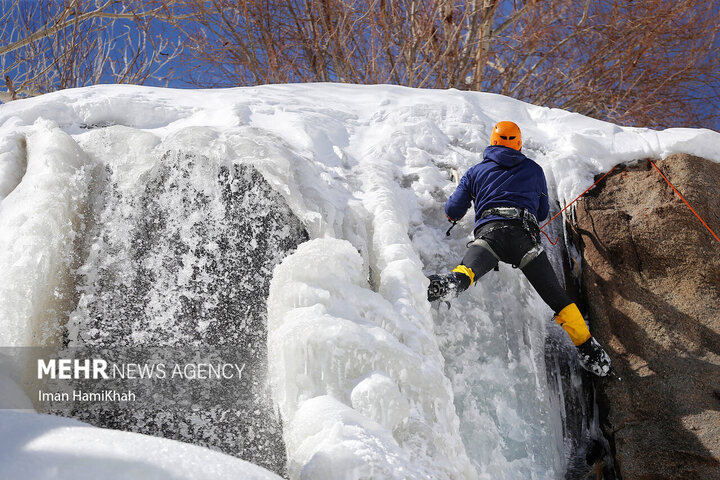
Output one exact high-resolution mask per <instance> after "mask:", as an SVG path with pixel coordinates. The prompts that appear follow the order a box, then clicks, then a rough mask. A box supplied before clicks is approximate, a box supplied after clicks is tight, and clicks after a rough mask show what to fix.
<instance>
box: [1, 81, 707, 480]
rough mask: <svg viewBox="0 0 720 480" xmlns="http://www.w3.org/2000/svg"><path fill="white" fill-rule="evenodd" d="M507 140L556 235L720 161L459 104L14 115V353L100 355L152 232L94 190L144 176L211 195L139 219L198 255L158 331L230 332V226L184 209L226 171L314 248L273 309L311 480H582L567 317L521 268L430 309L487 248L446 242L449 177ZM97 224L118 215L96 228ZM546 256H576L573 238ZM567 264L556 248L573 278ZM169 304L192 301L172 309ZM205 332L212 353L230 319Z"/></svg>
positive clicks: (551, 117) (232, 103)
mask: <svg viewBox="0 0 720 480" xmlns="http://www.w3.org/2000/svg"><path fill="white" fill-rule="evenodd" d="M499 120H513V121H515V122H516V123H518V124H519V125H520V127H521V128H522V130H523V135H524V139H525V140H524V146H523V151H524V153H525V154H526V155H528V156H529V157H531V158H533V159H535V160H536V161H537V162H538V163H539V164H540V165H541V166H542V167H543V169H544V170H545V174H546V176H547V178H548V184H549V187H550V190H551V197H552V198H551V203H552V204H553V208H554V209H555V211H557V207H558V205H564V204H566V203H567V202H568V201H570V200H571V199H572V198H574V197H575V196H576V195H577V194H579V193H580V192H581V191H582V190H584V189H585V188H587V187H588V186H589V185H590V184H591V183H592V179H593V176H594V175H596V174H598V173H600V172H603V171H606V170H608V169H609V168H611V167H612V166H613V165H615V164H617V163H621V162H631V161H634V160H637V159H640V158H645V157H662V156H666V155H668V154H670V153H675V152H686V153H691V154H695V155H698V156H702V157H705V158H709V159H711V160H714V161H720V149H718V147H717V145H718V141H719V140H720V134H718V133H716V132H712V131H709V130H692V129H672V130H666V131H662V132H658V131H652V130H646V129H637V128H623V127H619V126H616V125H613V124H609V123H605V122H600V121H597V120H593V119H590V118H587V117H583V116H580V115H577V114H571V113H568V112H565V111H561V110H553V109H547V108H542V107H537V106H533V105H528V104H525V103H522V102H519V101H516V100H512V99H509V98H506V97H502V96H498V95H492V94H483V93H473V92H459V91H453V90H451V91H432V90H412V89H406V88H401V87H391V86H352V85H336V84H310V85H275V86H264V87H254V88H241V89H230V90H217V91H190V90H169V89H153V88H143V87H133V86H98V87H91V88H85V89H77V90H67V91H61V92H57V93H53V94H49V95H45V96H42V97H38V98H34V99H28V100H22V101H17V102H12V103H10V104H6V105H2V106H0V133H1V134H0V198H2V203H1V204H0V285H1V286H0V324H2V325H3V329H2V330H0V346H5V347H10V346H23V345H33V344H38V343H48V342H57V341H60V340H61V339H62V338H63V335H66V333H65V332H69V333H70V334H72V335H76V336H77V335H88V334H89V335H91V336H92V335H93V334H98V335H100V336H102V332H100V331H98V332H95V331H92V330H91V329H90V330H82V332H81V329H80V327H79V325H81V324H83V322H85V324H87V323H88V322H89V323H92V322H93V321H94V320H95V319H96V317H97V316H98V311H100V310H101V309H102V308H103V307H105V306H107V305H110V304H112V302H111V301H109V300H107V299H108V298H110V297H111V296H112V293H113V291H112V290H110V289H103V288H97V286H98V285H102V284H105V283H106V280H103V278H107V268H108V265H110V264H113V265H115V267H113V268H117V267H119V266H121V265H122V262H125V261H127V258H126V257H127V256H128V255H129V254H130V252H129V250H128V248H130V247H128V245H132V239H131V238H130V237H131V236H132V232H133V228H132V226H127V225H126V224H125V223H124V222H127V221H128V219H129V218H132V217H133V215H135V216H137V213H133V201H135V200H136V199H133V197H132V196H130V197H123V198H125V200H121V199H120V197H121V196H118V195H115V193H113V192H112V191H111V192H110V194H109V195H106V196H105V197H103V198H105V200H103V201H105V202H107V203H105V204H104V206H103V208H102V209H99V210H98V209H96V208H95V207H94V206H95V205H96V203H94V202H97V198H98V196H97V191H95V190H93V186H94V185H97V182H96V178H97V176H98V175H110V176H111V177H112V178H113V181H112V182H111V183H110V185H112V186H113V188H114V189H115V190H114V192H133V191H135V192H136V193H137V192H138V191H137V190H136V189H137V188H138V185H141V184H147V178H148V176H150V177H153V175H155V177H153V178H156V179H157V182H156V184H157V185H161V184H163V182H165V180H166V178H165V177H163V175H164V174H163V173H162V168H163V167H162V164H163V162H165V163H167V162H170V164H172V165H174V166H173V167H172V168H169V169H168V170H166V174H167V175H170V176H172V175H175V174H177V173H178V172H182V171H183V169H182V168H180V167H179V166H178V162H180V163H182V162H183V161H185V160H187V158H192V159H193V163H192V165H191V166H189V167H188V168H187V169H186V170H185V171H187V172H188V175H189V176H190V177H192V178H195V179H196V180H193V181H192V182H190V183H189V184H188V185H191V186H192V189H191V190H192V194H191V195H188V189H187V188H185V189H183V188H182V184H183V182H184V181H185V180H183V179H186V177H184V176H183V175H179V176H178V177H177V179H176V180H177V181H176V182H174V183H173V182H171V183H172V185H176V184H179V185H181V187H180V188H169V187H168V188H162V189H160V190H158V191H157V192H156V193H155V194H151V195H148V202H147V205H154V206H153V207H151V208H150V209H149V210H147V211H145V213H144V214H143V215H144V218H146V219H148V220H152V219H154V218H155V219H158V218H160V217H163V216H166V215H170V217H171V218H172V228H170V229H169V230H164V231H163V232H164V233H163V237H162V238H160V239H156V240H157V242H160V243H162V242H166V241H167V242H169V244H168V251H170V250H173V249H174V250H173V251H176V250H178V249H179V250H181V251H183V252H185V253H187V254H188V255H186V257H185V261H183V262H182V265H181V266H179V267H178V268H177V269H174V268H170V269H169V271H170V272H172V275H169V274H168V275H164V276H162V278H155V277H152V278H154V280H153V283H154V285H155V290H154V292H155V293H153V294H152V295H156V296H158V298H156V299H154V300H153V299H150V300H147V301H145V300H144V301H143V302H142V305H143V308H146V309H149V310H146V311H147V312H148V313H149V314H148V316H147V321H148V322H151V323H152V322H155V323H154V327H156V328H157V329H160V330H162V329H163V328H166V327H169V326H171V325H176V326H177V325H180V324H179V323H178V320H179V319H182V318H184V317H183V315H184V314H183V312H182V311H180V310H173V308H175V307H178V305H180V304H182V302H184V301H188V302H189V303H188V305H196V306H197V305H200V304H205V303H208V309H207V310H206V311H212V310H213V308H212V306H213V304H214V303H215V302H217V301H218V296H217V295H216V293H217V292H218V291H220V290H221V288H220V287H218V288H220V290H218V289H217V288H215V287H211V288H210V290H209V291H207V292H202V291H198V290H193V288H194V286H197V285H198V278H200V277H198V276H197V275H200V276H202V275H204V274H207V275H210V276H212V272H213V270H212V268H211V267H210V265H211V264H212V263H213V261H215V260H217V257H216V255H217V254H218V253H217V252H218V251H219V250H217V249H216V247H217V248H219V245H220V243H219V242H213V240H212V238H210V237H212V236H213V235H210V234H208V233H206V232H205V231H198V230H194V227H195V226H197V225H204V227H202V228H207V226H211V227H212V228H215V226H218V227H217V228H218V229H219V230H215V231H216V232H220V233H222V232H224V230H223V228H224V227H222V228H221V225H223V221H221V220H218V221H215V220H214V219H224V218H226V217H223V216H222V215H220V216H215V215H218V212H217V211H216V210H214V208H215V207H218V206H220V205H222V202H215V203H213V202H210V205H211V207H212V208H210V209H205V210H203V209H202V208H199V209H197V208H195V209H189V210H185V209H184V208H185V207H184V205H186V204H185V203H184V202H186V201H192V198H193V195H200V196H205V197H212V196H213V195H217V194H218V193H217V190H213V188H214V187H212V185H213V182H215V184H216V183H217V178H218V174H219V173H220V169H221V168H222V167H224V168H226V169H227V170H226V171H227V172H234V171H235V170H234V169H237V168H240V169H246V168H251V169H253V170H256V171H257V172H259V174H260V175H261V176H262V179H263V181H264V182H267V185H268V186H269V187H271V188H272V190H273V191H274V192H275V194H277V195H279V196H280V197H282V200H283V202H284V203H285V204H286V205H287V208H288V209H289V211H291V212H292V216H293V218H297V219H298V220H299V222H301V224H302V225H303V227H304V229H305V230H306V231H307V234H308V241H307V242H305V243H302V244H301V245H300V246H299V247H298V248H297V250H296V251H295V252H294V253H292V254H290V256H288V257H287V258H285V259H284V261H282V263H279V262H280V260H281V257H282V255H280V256H279V257H278V258H277V261H276V262H275V263H274V264H277V266H276V267H275V269H274V271H273V273H272V283H271V286H270V291H269V297H268V299H267V315H268V317H267V328H268V357H267V361H268V364H269V365H268V368H269V375H270V386H271V388H272V394H273V397H274V401H275V402H276V406H277V411H278V414H279V416H280V418H281V419H282V423H283V439H284V442H285V445H286V449H287V450H286V452H287V465H288V473H289V474H290V477H291V478H302V479H313V480H322V479H338V478H348V479H349V478H352V479H362V478H397V479H401V478H434V479H438V480H440V479H457V478H467V479H474V478H482V479H499V478H503V479H528V478H534V479H555V478H562V477H563V475H564V472H565V469H566V468H567V464H568V461H569V452H568V450H569V445H568V439H567V435H566V433H567V425H566V423H567V420H568V419H567V417H566V415H565V414H564V412H563V411H562V401H561V400H560V399H559V398H558V394H559V390H558V388H557V386H556V384H555V382H554V380H556V379H557V376H554V374H553V373H552V372H553V371H556V370H557V368H558V367H557V365H546V361H545V359H546V355H545V350H546V348H547V347H546V339H547V338H551V339H554V340H553V342H555V343H556V344H557V345H558V346H557V350H559V351H564V349H566V347H567V340H566V339H565V338H564V337H563V336H562V335H560V334H559V332H558V328H557V327H556V326H555V325H553V324H552V323H551V322H550V315H551V312H550V311H549V309H548V308H547V307H546V306H545V305H544V304H543V303H542V302H541V300H540V299H539V298H538V297H537V295H536V294H535V293H534V292H533V291H532V288H531V287H530V286H529V284H528V283H527V282H526V281H525V280H524V278H521V275H518V272H516V271H514V270H512V269H511V268H510V267H507V266H505V267H501V269H500V271H499V272H492V273H490V274H488V275H487V276H485V277H483V278H482V279H481V280H480V281H479V282H478V285H477V286H475V287H473V288H471V289H470V291H469V292H468V293H467V294H465V295H464V296H463V297H461V298H459V299H458V300H457V301H455V302H453V304H452V306H451V308H449V309H448V308H447V307H446V306H441V307H440V308H439V309H438V308H435V309H433V308H431V307H430V305H429V304H428V303H427V301H426V300H425V288H426V286H427V283H426V279H425V274H429V273H434V272H438V271H442V270H445V269H447V268H448V267H450V266H454V265H455V264H456V263H457V261H458V260H459V258H460V257H461V256H462V252H463V250H464V248H465V243H466V242H467V241H468V240H469V238H470V235H471V229H472V219H471V218H466V219H464V220H463V221H462V222H461V223H460V224H459V225H458V227H457V228H456V229H455V231H454V235H453V236H452V237H450V238H446V237H445V230H446V228H447V223H446V221H445V217H444V214H443V211H442V206H443V203H444V202H445V200H446V199H447V197H448V196H449V195H450V193H451V192H452V190H453V187H454V184H453V182H452V180H451V175H450V171H451V169H456V170H458V171H460V172H461V173H462V172H464V171H465V170H466V169H468V168H469V167H470V166H472V165H473V164H474V163H476V162H477V161H479V160H480V156H481V154H482V150H483V148H484V147H485V146H486V144H487V141H488V136H489V132H490V129H491V127H492V125H493V124H494V123H495V122H497V121H499ZM168 152H175V153H171V154H170V155H171V156H170V157H166V156H165V155H166V154H167V153H168ZM172 155H176V156H174V157H173V156H172ZM188 156H189V157H188ZM173 162H175V163H173ZM108 172H110V173H108ZM153 172H154V173H153ZM232 175H234V173H233V174H231V176H232ZM158 182H159V183H158ZM231 184H232V182H231ZM168 185H169V184H168ZM211 187H212V188H211ZM197 192H199V193H197ZM137 194H138V195H141V193H137ZM261 196H262V195H261ZM268 196H269V197H270V196H271V195H270V194H268ZM278 198H279V197H278ZM236 201H239V200H233V202H236ZM275 203H277V202H275ZM259 205H262V202H260V203H259ZM90 211H101V212H106V214H103V215H104V216H103V215H101V217H100V218H98V219H97V220H96V221H95V223H93V222H91V221H90V218H89V216H88V215H89V214H88V212H90ZM257 213H258V214H259V215H260V216H262V213H263V212H257ZM199 217H202V218H199ZM468 217H470V216H468ZM158 221H159V220H158ZM290 223H292V222H290ZM290 230H292V228H290V229H289V230H288V231H287V232H286V233H287V235H288V236H292V234H291V231H290ZM103 232H105V233H103ZM550 235H551V236H553V235H555V236H560V237H562V228H561V226H560V225H558V224H555V225H553V226H552V228H551V231H550ZM173 238H176V239H177V240H178V243H177V244H176V245H174V246H173V245H172V239H173ZM303 240H304V239H303ZM215 244H217V245H215ZM78 245H80V246H82V245H85V246H87V248H86V249H84V250H83V248H79V247H78ZM250 248H251V249H252V248H254V246H253V245H252V244H250ZM561 248H562V242H561V243H560V244H559V245H558V247H550V248H549V250H550V251H551V252H553V253H552V260H553V261H554V262H555V264H556V265H558V266H559V262H560V249H561ZM93 249H95V250H93ZM78 251H79V252H84V253H82V254H80V255H79V256H78V255H71V252H78ZM289 251H292V248H290V249H289V250H288V252H289ZM176 253H177V252H176ZM181 253H182V252H181ZM190 253H192V254H190ZM181 256H182V255H181ZM173 258H176V257H173ZM93 259H95V260H93ZM113 262H115V263H113ZM118 262H119V263H118ZM143 262H144V263H143V264H142V266H143V268H145V269H147V271H148V272H157V271H159V270H162V269H163V268H166V265H163V260H162V257H148V258H146V259H145V260H144V261H143ZM278 263H279V264H278ZM118 271H121V270H118ZM559 271H560V269H558V272H559ZM148 275H149V276H151V275H150V273H148ZM263 275H267V276H270V275H271V274H270V272H269V270H268V271H267V272H264V273H263ZM163 282H166V283H163ZM233 282H234V283H233V284H236V283H237V282H236V281H233ZM120 284H122V282H120ZM200 284H202V285H211V286H212V285H216V284H214V283H213V281H208V282H202V281H201V282H200ZM166 295H167V296H169V297H170V298H173V296H177V297H176V298H177V300H176V301H173V302H169V303H163V302H162V301H161V300H162V298H160V297H163V296H166ZM180 297H183V298H185V299H186V300H180ZM103 298H104V300H102V301H99V300H98V299H103ZM116 300H117V299H116ZM121 300H122V299H120V301H116V302H115V304H116V305H119V306H121V305H124V302H123V301H121ZM108 302H109V303H108ZM193 302H195V303H193ZM170 304H172V305H173V306H174V307H172V308H169V307H168V306H169V305H170ZM193 308H195V307H193ZM191 310H192V311H195V310H194V309H191ZM186 313H187V312H186ZM190 316H192V315H190ZM109 318H113V317H109ZM188 318H189V317H188ZM232 318H236V317H235V316H232ZM232 318H231V319H232ZM131 320H132V319H127V321H131ZM194 320H195V321H197V329H198V330H197V331H198V332H205V331H212V330H213V328H214V327H213V322H215V321H216V317H215V316H213V315H210V316H206V317H203V316H202V315H200V316H198V317H197V318H194ZM66 327H67V328H66ZM145 331H152V328H150V329H149V330H145ZM177 333H178V334H179V335H182V334H183V333H182V330H181V329H180V330H177ZM93 338H99V337H93ZM552 358H554V359H557V358H558V357H552ZM560 361H563V362H564V361H565V360H564V358H560ZM553 362H555V360H553ZM571 374H572V373H571ZM1 378H2V379H3V382H7V378H9V377H8V375H5V376H3V377H1ZM548 378H549V379H550V380H551V382H550V383H549V382H548ZM8 391H10V390H8ZM13 392H14V393H13V395H14V397H13V401H14V402H15V404H17V402H18V400H17V390H13ZM0 396H2V394H0ZM21 403H22V402H21ZM29 415H30V416H28V417H27V419H28V420H27V425H28V428H31V424H32V421H34V420H30V419H31V418H32V415H33V414H29ZM22 424H23V421H22V420H17V421H16V422H15V423H14V424H13V425H14V428H17V429H22V426H21V425H22ZM133 438H135V437H133ZM128 439H129V440H128V441H133V440H130V437H128ZM0 468H2V467H0Z"/></svg>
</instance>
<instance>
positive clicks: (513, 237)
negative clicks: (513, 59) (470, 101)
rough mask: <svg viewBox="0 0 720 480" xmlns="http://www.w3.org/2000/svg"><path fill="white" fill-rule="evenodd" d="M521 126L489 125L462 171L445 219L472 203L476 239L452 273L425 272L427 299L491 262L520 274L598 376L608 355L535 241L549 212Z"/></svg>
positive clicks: (464, 282) (470, 279)
mask: <svg viewBox="0 0 720 480" xmlns="http://www.w3.org/2000/svg"><path fill="white" fill-rule="evenodd" d="M521 148H522V139H521V136H520V128H519V127H518V126H517V125H516V124H515V123H513V122H500V123H498V124H497V125H495V127H494V128H493V130H492V134H491V136H490V146H489V147H487V148H486V149H485V152H484V153H483V161H482V162H480V163H478V164H477V165H475V166H473V167H472V168H470V170H468V171H467V172H466V173H465V175H463V177H462V179H461V180H460V183H459V184H458V186H457V189H456V190H455V192H454V193H453V194H452V195H451V196H450V198H449V199H448V201H447V203H446V204H445V214H446V216H447V218H448V220H449V221H451V222H457V221H458V220H460V219H461V218H462V217H463V216H464V215H465V213H466V212H467V210H468V209H469V208H470V205H471V203H474V205H475V230H474V234H475V241H473V242H472V243H470V244H469V245H468V249H467V252H466V253H465V256H464V257H463V259H462V262H461V263H460V265H458V266H457V267H456V268H455V269H454V270H453V271H452V272H450V273H448V274H443V275H431V276H430V277H429V279H430V286H429V287H428V300H430V301H435V300H440V299H449V298H452V297H455V296H457V295H459V294H460V293H461V292H463V291H464V290H466V289H467V288H468V287H470V285H472V284H473V283H474V282H475V281H477V280H478V279H479V278H480V277H482V276H483V275H485V274H486V273H487V272H489V271H490V270H492V269H493V268H497V265H498V262H499V261H501V262H505V263H509V264H512V265H513V266H514V267H517V268H519V269H520V270H522V272H523V273H524V274H525V276H526V277H527V279H528V280H529V281H530V283H531V284H532V286H533V287H534V288H535V290H536V291H537V292H538V294H540V297H542V299H543V300H544V301H545V303H547V304H548V305H549V306H550V308H552V310H553V312H555V321H556V322H557V323H558V324H560V326H561V327H562V328H563V329H565V331H566V332H567V334H568V335H569V336H570V339H571V340H572V342H573V344H574V345H575V346H576V347H577V349H578V352H579V358H580V362H581V363H582V365H583V367H585V368H586V369H587V370H589V371H591V372H593V373H594V374H596V375H599V376H605V375H607V374H608V373H609V372H610V357H609V356H608V354H607V353H606V352H605V351H604V350H603V348H602V347H601V346H600V344H599V343H598V342H597V341H596V340H595V339H594V338H593V337H592V336H591V335H590V331H589V330H588V328H587V326H586V325H585V320H584V319H583V317H582V315H581V314H580V310H578V307H577V305H576V304H575V303H573V301H572V300H570V298H569V297H568V295H567V293H565V290H564V289H563V288H562V287H561V286H560V283H559V282H558V280H557V278H556V277H555V272H554V271H553V268H552V266H551V265H550V262H549V260H548V258H547V254H546V253H545V251H544V249H543V247H542V244H541V243H540V228H539V226H538V219H539V220H544V219H545V218H546V217H547V214H548V211H549V208H550V206H549V203H548V193H547V184H546V181H545V174H544V173H543V170H542V168H541V167H540V165H538V164H537V163H535V162H534V161H532V160H531V159H529V158H527V157H526V156H525V155H523V154H522V153H521V151H520V150H521Z"/></svg>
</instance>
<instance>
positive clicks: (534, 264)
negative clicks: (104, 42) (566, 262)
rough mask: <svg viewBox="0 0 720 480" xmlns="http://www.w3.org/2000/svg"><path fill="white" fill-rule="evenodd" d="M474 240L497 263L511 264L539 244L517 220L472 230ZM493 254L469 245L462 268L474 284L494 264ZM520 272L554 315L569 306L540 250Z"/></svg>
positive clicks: (516, 263) (487, 224)
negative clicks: (483, 243)
mask: <svg viewBox="0 0 720 480" xmlns="http://www.w3.org/2000/svg"><path fill="white" fill-rule="evenodd" d="M475 238H476V239H477V238H482V239H483V240H485V242H487V244H488V245H489V246H490V248H492V250H493V252H495V255H497V257H498V258H499V259H500V261H502V262H504V263H509V264H511V265H519V264H520V262H521V260H522V258H523V257H524V256H525V254H526V253H527V252H528V251H529V250H531V249H532V248H533V247H535V245H538V244H539V242H540V238H539V233H537V232H535V233H530V232H529V231H528V230H526V229H525V228H523V226H522V221H519V220H498V221H492V222H488V223H486V224H484V225H482V226H480V227H479V228H478V229H477V230H476V231H475ZM495 255H493V254H492V253H491V252H490V251H489V250H488V249H487V248H485V247H483V246H480V245H478V244H477V243H473V244H471V245H470V247H469V248H468V250H467V252H466V253H465V256H464V257H463V260H462V265H465V266H466V267H468V268H470V269H471V270H472V271H473V273H474V274H475V281H477V280H478V279H479V278H480V277H482V276H483V275H485V274H486V273H487V272H489V271H490V270H492V269H493V268H495V266H496V265H497V264H498V260H497V259H496V258H495ZM522 272H523V273H524V274H525V276H526V277H527V279H528V280H529V281H530V284H531V285H532V286H533V288H535V290H536V291H537V292H538V294H539V295H540V297H541V298H542V299H543V301H545V303H547V304H548V305H549V306H550V308H552V310H553V312H555V313H556V314H557V313H558V312H560V310H562V309H563V308H565V307H566V306H568V305H570V304H571V303H572V300H570V297H568V295H567V293H565V289H563V288H562V287H561V286H560V283H559V282H558V280H557V277H555V271H554V270H553V268H552V265H550V261H549V260H548V258H547V254H546V253H545V252H544V251H543V252H542V253H540V255H538V256H537V257H535V259H534V260H532V261H531V262H530V263H528V264H527V265H526V266H525V267H524V268H523V269H522Z"/></svg>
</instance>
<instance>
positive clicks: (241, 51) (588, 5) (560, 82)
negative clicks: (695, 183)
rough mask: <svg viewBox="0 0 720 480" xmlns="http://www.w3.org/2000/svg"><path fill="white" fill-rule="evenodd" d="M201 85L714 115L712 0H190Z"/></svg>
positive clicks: (192, 75)
mask: <svg viewBox="0 0 720 480" xmlns="http://www.w3.org/2000/svg"><path fill="white" fill-rule="evenodd" d="M188 8H189V10H190V11H192V13H193V14H194V19H195V20H194V21H192V22H186V23H183V25H182V28H183V30H184V31H185V32H186V33H187V34H188V36H189V37H190V38H191V41H190V42H189V48H188V50H187V52H188V53H189V54H190V56H189V57H186V71H185V72H186V75H188V77H187V80H188V81H189V82H190V83H193V84H196V85H201V86H229V85H248V84H261V83H276V82H305V81H339V82H351V83H392V84H399V85H407V86H411V87H421V88H423V87H424V88H459V89H465V90H477V91H489V92H496V93H502V94H505V95H510V96H513V97H515V98H519V99H522V100H525V101H529V102H532V103H536V104H540V105H547V106H551V107H562V108H565V109H569V110H573V111H577V112H580V113H583V114H587V115H591V116H595V117H597V118H601V119H606V120H611V121H614V122H619V123H624V124H634V125H643V126H671V125H675V126H677V125H687V126H701V125H708V123H709V124H710V125H717V122H718V119H717V116H716V115H715V114H714V111H713V109H711V108H707V106H708V105H714V106H715V109H716V108H717V107H718V106H720V92H719V91H718V90H719V89H718V85H719V84H720V83H719V82H720V55H717V51H718V48H719V47H720V37H719V36H718V33H719V31H720V0H686V1H683V2H677V1H671V0H645V1H643V2H634V1H628V0H594V1H590V0H585V1H577V0H575V1H571V0H553V1H539V0H528V1H519V0H518V1H511V0H467V1H454V0H287V1H286V0H282V1H281V0H189V6H188Z"/></svg>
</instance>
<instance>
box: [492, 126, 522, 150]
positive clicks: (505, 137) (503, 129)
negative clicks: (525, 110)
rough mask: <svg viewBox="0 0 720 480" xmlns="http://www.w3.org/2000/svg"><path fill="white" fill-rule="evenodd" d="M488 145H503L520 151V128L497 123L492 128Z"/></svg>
mask: <svg viewBox="0 0 720 480" xmlns="http://www.w3.org/2000/svg"><path fill="white" fill-rule="evenodd" d="M490 145H504V146H506V147H510V148H514V149H515V150H520V149H521V148H522V139H521V138H520V127H518V126H517V125H516V124H514V123H513V122H499V123H498V124H497V125H495V127H493V131H492V134H491V135H490Z"/></svg>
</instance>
